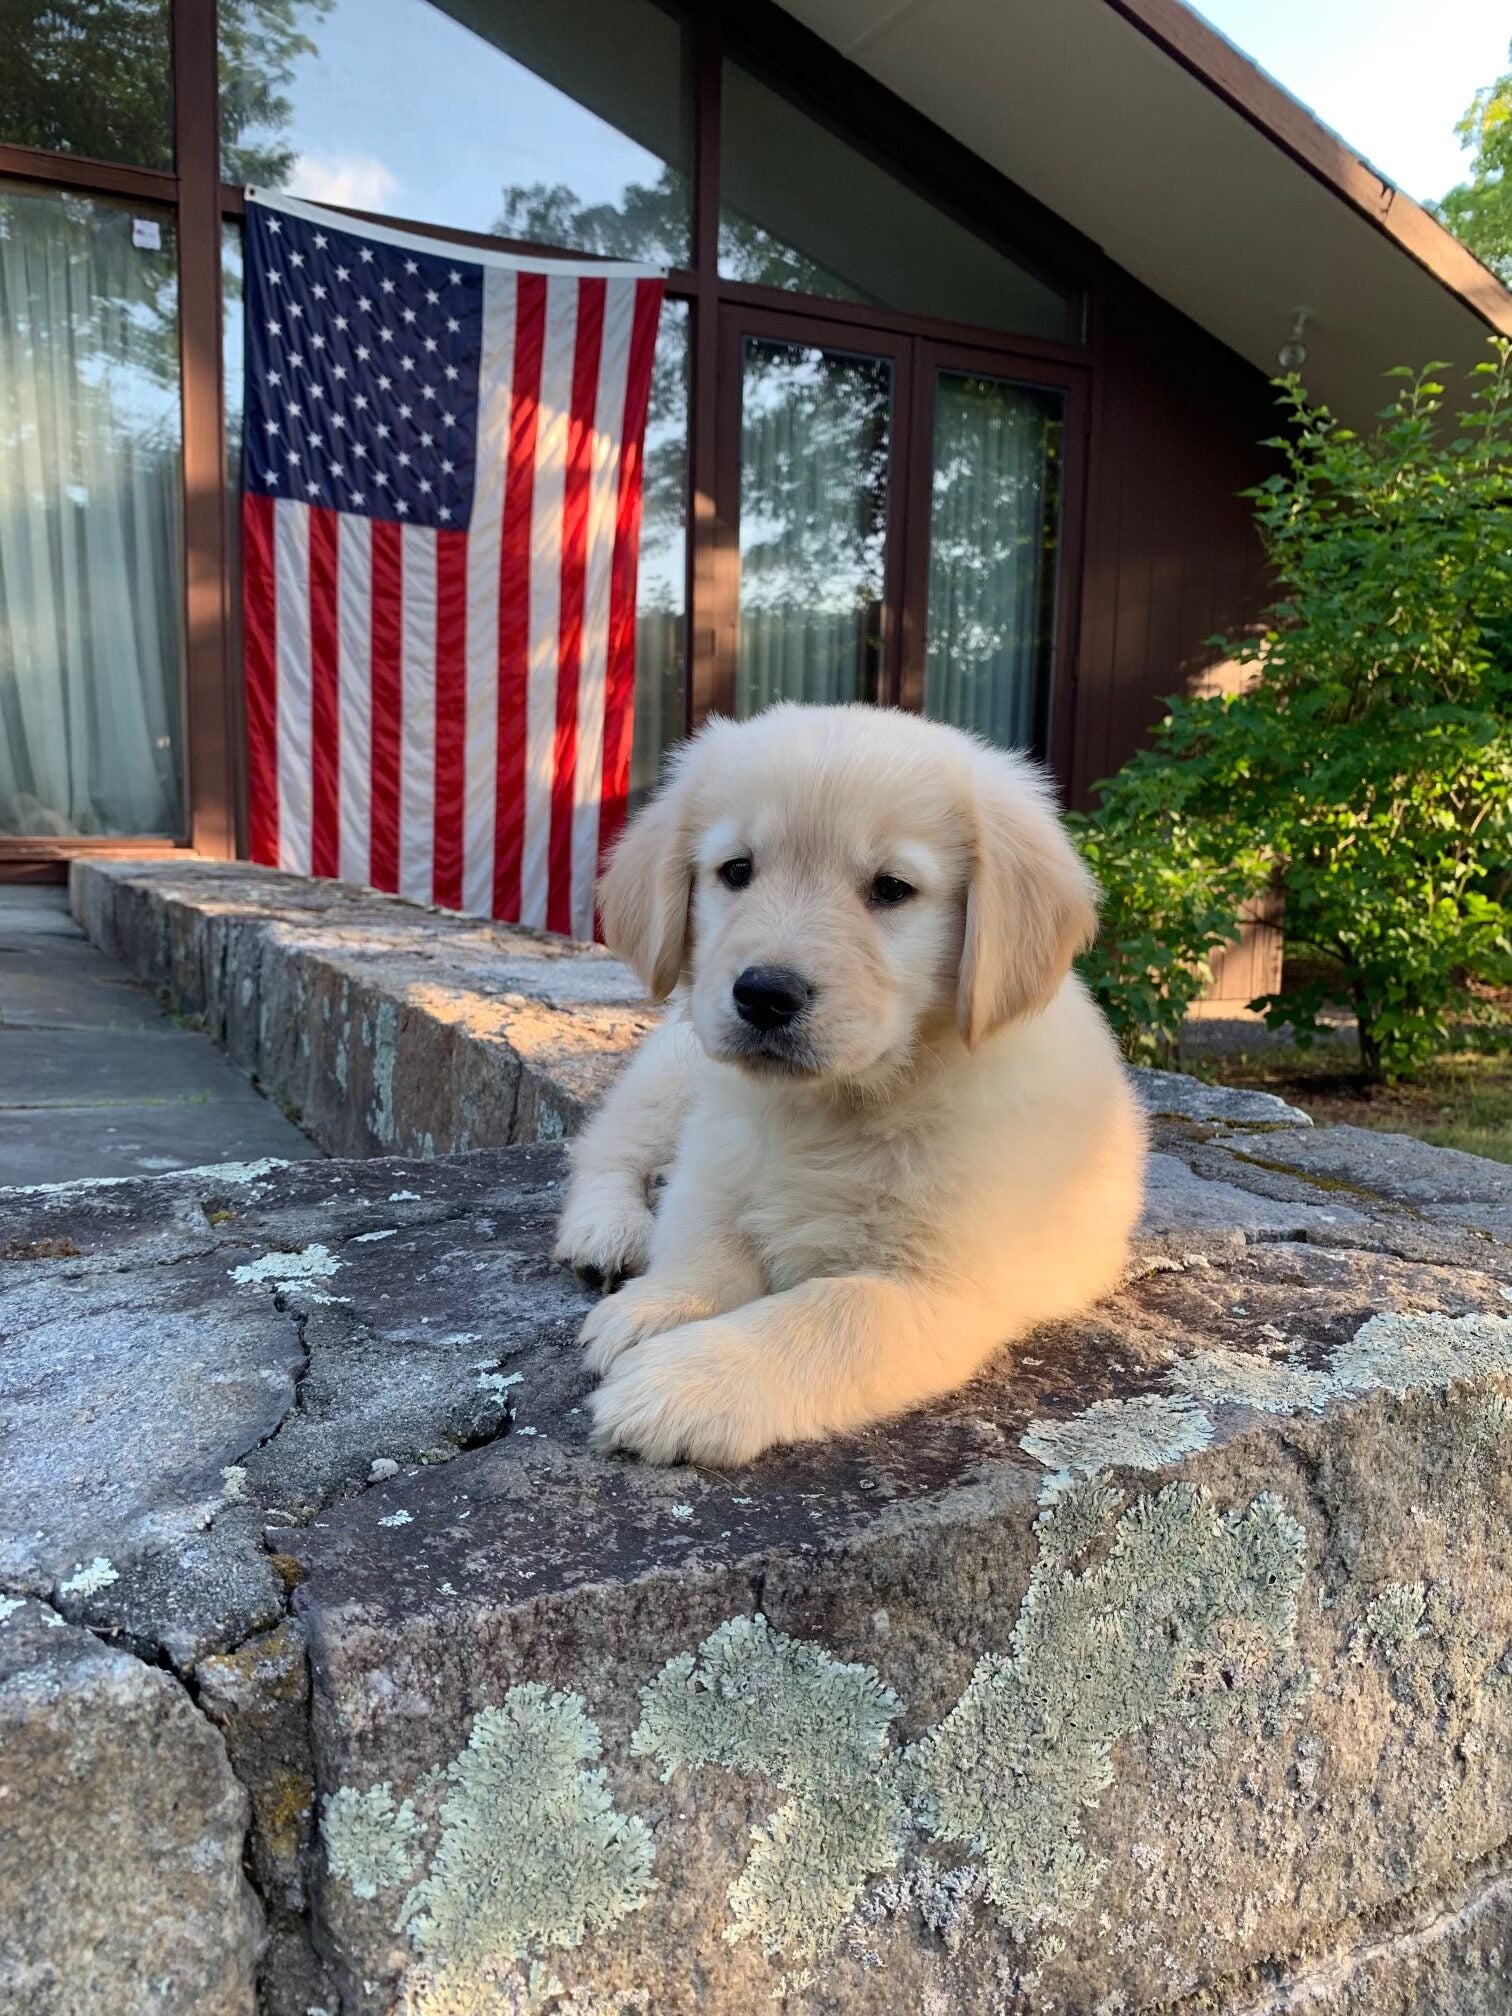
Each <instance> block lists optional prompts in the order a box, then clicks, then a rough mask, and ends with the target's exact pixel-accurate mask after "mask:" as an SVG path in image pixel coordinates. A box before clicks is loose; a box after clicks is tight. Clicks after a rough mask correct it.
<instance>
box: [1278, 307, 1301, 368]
mask: <svg viewBox="0 0 1512 2016" xmlns="http://www.w3.org/2000/svg"><path fill="white" fill-rule="evenodd" d="M1306 327H1307V310H1306V309H1305V308H1299V309H1298V310H1297V319H1296V320H1295V321H1294V322H1293V323H1292V330H1291V334H1290V336H1288V337H1287V339H1286V341H1285V342H1284V343H1283V344H1282V345H1281V348H1280V349H1279V350H1278V351H1277V352H1276V362H1277V363H1278V364H1279V365H1280V366H1281V369H1282V370H1283V371H1300V370H1301V369H1302V366H1303V365H1304V364H1305V363H1306V362H1307V345H1306V344H1305V343H1304V342H1303V341H1302V333H1303V331H1304V330H1305V329H1306Z"/></svg>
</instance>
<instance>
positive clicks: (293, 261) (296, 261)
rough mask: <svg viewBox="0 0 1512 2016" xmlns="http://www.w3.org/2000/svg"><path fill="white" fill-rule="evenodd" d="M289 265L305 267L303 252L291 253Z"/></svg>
mask: <svg viewBox="0 0 1512 2016" xmlns="http://www.w3.org/2000/svg"><path fill="white" fill-rule="evenodd" d="M289 264H290V265H291V266H303V264H304V254H303V252H291V253H290V254H289Z"/></svg>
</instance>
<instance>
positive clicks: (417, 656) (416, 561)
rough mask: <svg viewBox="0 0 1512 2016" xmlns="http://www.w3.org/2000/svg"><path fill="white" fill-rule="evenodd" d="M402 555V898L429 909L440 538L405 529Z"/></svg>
mask: <svg viewBox="0 0 1512 2016" xmlns="http://www.w3.org/2000/svg"><path fill="white" fill-rule="evenodd" d="M400 550H401V555H402V560H403V569H404V577H403V578H404V624H403V631H402V634H401V636H400V642H399V666H400V683H401V687H402V690H403V693H404V740H403V744H402V747H401V749H400V754H399V894H400V895H401V896H408V897H409V899H410V901H411V902H412V903H429V902H430V900H431V892H432V886H433V885H432V879H431V877H432V869H433V864H434V856H435V844H436V535H435V533H434V531H433V530H432V529H431V528H430V527H429V526H428V525H407V526H406V527H405V528H404V533H403V537H402V539H401V541H400Z"/></svg>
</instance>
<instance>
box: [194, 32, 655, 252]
mask: <svg viewBox="0 0 1512 2016" xmlns="http://www.w3.org/2000/svg"><path fill="white" fill-rule="evenodd" d="M221 20H222V27H221V53H220V63H221V159H222V166H223V170H224V173H225V175H226V178H227V180H228V181H232V182H246V183H257V184H259V185H261V186H262V187H264V188H268V189H282V190H286V191H287V192H288V193H289V194H291V195H295V196H304V197H308V198H309V199H310V200H311V201H313V202H319V203H336V204H343V205H346V206H348V207H350V208H352V209H357V210H370V211H377V212H381V213H384V214H387V215H390V216H394V217H409V218H417V219H421V220H424V221H426V222H430V223H436V224H445V225H449V226H450V227H451V228H452V229H454V230H467V231H492V232H497V233H499V234H500V235H501V236H503V237H506V238H529V239H534V240H539V241H540V242H541V243H543V244H551V245H562V246H571V247H573V248H574V249H577V250H581V251H588V252H603V253H611V254H614V255H616V256H618V257H621V258H641V257H646V258H654V259H657V260H665V261H668V262H669V263H673V264H680V263H685V262H686V259H687V252H688V214H689V200H690V199H689V189H690V176H689V160H690V154H689V147H688V136H687V131H686V117H685V106H684V91H683V39H684V38H683V32H682V29H681V27H680V26H679V25H678V23H677V22H676V21H674V20H673V18H672V17H671V16H670V15H669V14H666V13H664V12H663V11H662V10H661V8H660V7H658V6H656V5H654V4H653V0H550V4H549V5H548V4H544V0H447V4H445V5H432V4H430V0H292V4H291V0H240V4H239V5H237V6H236V7H234V8H233V9H231V10H230V12H229V16H228V12H227V9H226V8H225V6H224V5H223V6H222V14H221Z"/></svg>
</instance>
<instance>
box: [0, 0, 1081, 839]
mask: <svg viewBox="0 0 1512 2016" xmlns="http://www.w3.org/2000/svg"><path fill="white" fill-rule="evenodd" d="M655 4H656V5H658V6H660V7H661V8H663V10H664V11H665V12H667V13H669V14H670V15H672V16H673V17H674V18H675V19H676V20H677V21H678V22H679V24H680V25H681V26H682V29H683V33H684V36H685V45H684V46H685V51H686V56H685V63H684V82H683V88H684V93H685V106H684V110H685V116H686V117H687V120H688V133H689V138H690V144H691V149H692V199H693V209H692V219H691V237H690V244H691V255H690V264H689V265H688V266H686V267H678V268H675V269H674V270H673V271H672V273H671V275H670V277H669V282H668V290H667V291H668V294H669V295H670V296H671V297H672V298H674V299H678V300H683V301H686V302H687V304H688V312H689V322H690V340H689V376H690V390H689V414H688V420H689V438H688V456H687V470H688V494H687V498H686V511H685V522H686V527H687V584H686V597H685V611H686V615H685V646H684V660H685V662H684V709H685V715H684V726H685V728H686V729H690V730H691V729H693V728H696V727H697V726H698V725H699V724H700V723H701V722H702V721H703V719H704V718H705V717H706V716H707V715H708V714H709V713H710V712H711V711H714V710H715V709H716V708H717V707H718V706H720V705H721V704H722V702H724V701H725V699H726V697H727V695H728V694H729V693H730V692H731V691H732V690H733V676H734V656H733V652H734V635H733V615H734V599H733V598H734V577H733V575H732V571H731V570H732V565H734V566H737V567H738V531H737V528H736V526H735V524H734V522H733V520H732V518H731V515H730V514H731V509H732V499H737V498H738V482H739V473H738V440H739V430H738V400H739V385H738V373H736V374H735V387H734V399H735V412H736V427H735V435H734V441H735V446H734V448H733V449H732V448H731V447H730V446H729V442H730V426H731V422H730V418H729V410H728V409H729V402H730V398H731V391H730V387H729V385H728V383H727V382H726V379H727V376H728V374H727V373H726V372H725V371H724V370H723V369H722V366H723V365H724V364H725V362H726V356H727V346H728V345H729V343H730V342H731V341H732V340H736V339H733V338H732V337H731V335H730V334H729V331H730V330H731V329H732V328H736V327H738V328H739V329H740V330H742V331H749V332H750V333H752V334H758V335H765V336H769V337H771V338H773V339H774V340H777V341H793V342H798V343H820V344H825V345H828V346H830V347H839V348H850V349H853V350H856V351H858V352H860V353H862V354H869V355H877V356H888V357H890V358H892V359H894V360H895V363H894V370H895V378H894V385H895V413H894V436H893V457H892V461H893V472H892V486H891V490H890V497H889V542H888V556H887V574H886V583H887V585H886V591H885V594H886V603H885V609H884V642H883V657H882V667H883V692H882V693H881V694H880V695H879V696H878V697H879V698H883V699H891V700H893V701H894V702H895V703H896V704H898V705H901V706H904V707H912V708H915V709H917V707H918V706H919V705H920V704H921V701H922V692H923V622H924V597H925V594H926V592H927V553H928V544H927V542H928V510H927V489H925V488H923V487H921V486H923V485H924V484H925V483H926V478H925V477H923V476H921V475H920V473H919V472H920V470H921V469H924V468H925V467H926V466H927V459H928V457H927V451H925V452H924V453H923V457H922V460H921V448H920V442H921V440H923V439H924V438H925V431H924V430H928V429H929V427H930V426H931V425H932V414H933V408H932V400H931V399H930V398H928V397H921V396H916V390H915V388H917V387H919V386H924V387H928V386H930V385H931V384H932V377H931V376H930V373H931V372H932V370H933V369H934V368H965V369H970V370H976V371H980V372H981V373H982V374H983V375H986V376H992V377H1001V378H1005V379H1011V380H1015V381H1018V382H1022V383H1025V384H1028V385H1035V386H1044V387H1053V388H1055V389H1059V390H1061V391H1062V392H1063V393H1064V394H1065V398H1066V427H1065V436H1064V441H1065V463H1064V473H1063V483H1062V495H1061V522H1060V527H1059V551H1058V578H1057V583H1056V613H1055V623H1054V641H1053V646H1052V650H1051V653H1050V666H1049V670H1048V675H1047V677H1048V691H1047V693H1046V694H1045V695H1044V696H1043V697H1042V700H1041V707H1042V710H1043V713H1044V719H1045V731H1044V736H1043V741H1044V747H1043V748H1042V750H1041V751H1040V753H1041V754H1043V755H1045V756H1046V757H1047V758H1048V760H1049V761H1050V763H1051V765H1052V768H1054V769H1055V770H1056V771H1057V773H1058V774H1059V775H1060V776H1061V777H1062V778H1064V777H1065V776H1066V775H1067V774H1068V771H1069V756H1070V749H1071V718H1072V706H1073V686H1074V667H1075V649H1076V636H1075V628H1076V614H1077V605H1078V600H1079V593H1078V591H1079V584H1080V578H1081V552H1082V544H1083V519H1084V516H1085V509H1086V502H1085V500H1086V474H1087V472H1086V461H1087V445H1088V433H1089V429H1090V427H1091V424H1092V419H1093V406H1094V398H1093V391H1094V386H1095V383H1096V375H1095V366H1096V362H1097V359H1098V357H1099V355H1100V351H1101V326H1100V325H1101V314H1100V297H1101V292H1102V288H1101V285H1100V282H1101V278H1102V275H1103V273H1104V271H1105V261H1104V259H1103V255H1102V254H1101V253H1100V251H1099V250H1098V248H1097V247H1096V246H1094V245H1093V244H1092V243H1091V242H1090V241H1089V240H1087V239H1085V238H1083V237H1082V236H1081V234H1080V233H1078V232H1077V231H1075V230H1074V229H1073V228H1072V227H1071V226H1070V225H1067V224H1066V223H1064V221H1063V220H1061V219H1059V218H1057V217H1055V216H1054V215H1053V214H1052V213H1051V212H1049V211H1048V210H1046V209H1045V208H1044V206H1043V205H1041V204H1039V203H1038V202H1036V201H1035V199H1034V198H1032V197H1030V196H1028V195H1027V194H1026V193H1025V192H1024V191H1023V190H1021V189H1019V188H1017V187H1016V185H1015V184H1013V183H1012V182H1010V181H1009V180H1008V179H1007V178H1006V177H1004V176H1002V175H1000V174H999V173H998V172H997V171H996V170H995V169H993V168H991V167H990V166H988V164H987V163H985V162H983V161H982V160H981V159H980V158H979V157H977V156H976V155H973V154H972V153H971V152H970V151H969V149H967V148H966V147H965V146H964V145H963V144H962V143H960V142H958V141H956V140H954V139H952V138H951V137H950V136H949V135H948V134H946V133H944V132H943V131H942V130H941V129H940V128H938V127H936V126H935V125H933V124H932V122H930V121H929V120H928V119H927V118H925V117H924V115H923V114H921V113H919V112H917V111H916V110H915V109H914V108H912V107H911V106H908V105H906V104H905V103H904V102H903V101H901V100H899V99H898V98H896V97H894V96H893V94H892V93H891V92H889V91H888V90H887V89H886V88H885V87H884V86H882V85H880V84H877V83H876V82H875V81H874V80H872V79H870V78H868V77H866V76H865V75H864V73H862V72H861V71H860V70H859V69H857V68H856V66H855V65H853V64H852V63H850V62H849V61H848V60H847V59H846V58H844V57H843V56H841V55H840V54H839V53H838V52H837V51H836V50H834V49H833V48H832V47H831V46H830V45H829V44H828V43H826V42H824V41H823V40H822V38H820V37H818V36H817V35H815V34H813V33H812V31H810V30H808V29H806V28H804V27H803V26H802V25H801V24H800V23H798V22H797V21H796V20H794V19H793V17H792V16H790V15H788V14H786V13H784V12H783V11H782V10H781V9H780V8H779V7H778V6H776V5H774V4H771V0H708V4H703V5H697V6H695V5H693V4H692V0H655ZM218 16H219V7H218V0H171V10H170V33H171V63H172V79H171V83H172V98H173V146H174V167H173V169H172V170H171V171H169V170H165V169H152V168H136V167H128V166H125V165H123V164H120V163H115V162H108V161H98V160H93V159H90V158H88V157H85V156H80V155H76V154H53V153H48V152H45V151H43V150H40V149H37V148H32V147H24V146H18V145H14V144H8V143H0V175H5V176H8V177H12V178H14V179H18V180H22V181H26V182H30V183H33V184H36V185H39V186H42V187H48V188H53V189H57V190H61V191H68V190H73V191H77V192H79V193H82V194H94V195H102V196H117V197H126V198H132V197H136V198H139V199H141V200H143V201H150V202H152V203H155V204H158V205H161V206H162V207H164V208H166V209H168V210H170V211H171V212H172V213H173V214H174V221H175V227H176V238H177V244H178V248H179V326H180V397H181V400H182V407H183V470H184V477H183V480H184V496H183V525H184V552H183V555H182V579H183V609H184V631H183V636H184V653H183V681H184V690H183V720H184V737H183V760H184V768H185V776H184V780H183V784H184V802H185V806H186V816H187V825H186V830H185V832H184V834H183V836H182V837H181V838H179V839H164V838H162V837H160V836H141V837H133V836H123V837H121V838H118V839H113V840H109V841H104V840H48V839H45V838H43V839H31V838H26V837H19V836H17V837H11V836H0V871H5V870H7V869H10V870H12V871H14V870H15V869H16V868H17V867H18V866H21V865H23V864H26V863H35V862H38V861H43V860H46V861H54V862H56V861H58V860H60V859H66V858H67V857H68V856H70V855H72V854H75V853H89V852H108V851H115V852H127V851H129V852H133V853H136V852H140V853H171V852H173V851H174V850H175V849H177V848H183V847H185V846H188V847H190V848H192V849H194V850H195V851H196V852H199V853H202V854H206V855H210V856H217V857H225V856H230V855H234V854H236V853H237V852H238V851H244V849H245V840H246V807H245V793H246V778H245V770H246V765H245V749H244V740H243V724H242V681H241V666H240V663H239V662H238V659H239V624H238V622H237V618H236V611H235V610H234V609H233V608H232V606H231V583H230V572H229V563H230V537H229V531H228V521H227V517H226V513H227V510H228V509H229V508H230V507H231V506H232V504H233V503H234V499H233V498H232V497H231V496H230V493H229V485H228V479H227V472H226V457H225V386H224V383H223V379H222V372H223V358H222V287H221V232H222V229H223V226H224V225H225V224H226V223H227V222H229V221H233V220H235V219H238V218H239V217H240V216H241V214H242V212H243V209H244V199H243V193H242V190H241V189H240V188H239V187H237V186H235V185H233V184H231V183H226V182H223V181H222V180H221V173H220V130H219V128H220V106H219V61H218V39H217V31H218ZM727 55H728V56H731V57H733V58H735V59H736V60H738V61H740V62H741V63H743V64H745V65H747V66H749V67H751V68H753V69H755V70H757V71H758V72H759V73H760V74H761V75H762V76H763V77H764V78H766V79H767V80H768V81H770V82H771V83H772V84H773V85H774V86H775V87H776V88H778V89H781V90H786V91H789V92H790V93H791V95H792V96H793V97H794V98H795V99H796V100H797V101H798V102H799V103H800V104H802V105H804V106H805V108H807V109H810V110H812V109H814V108H816V107H819V108H823V107H826V106H832V105H833V106H839V107H841V108H843V113H844V129H843V130H846V131H849V132H852V133H854V134H855V135H856V136H857V138H858V140H860V141H861V142H862V143H863V144H864V145H865V146H866V147H867V148H868V150H869V151H872V150H874V151H875V153H876V155H877V157H878V158H879V159H882V160H884V161H886V162H887V163H889V164H890V165H892V166H893V167H894V168H895V170H896V172H897V173H899V174H900V175H902V176H904V177H905V178H906V179H908V180H910V181H912V182H913V183H915V184H916V186H918V187H919V188H920V189H921V190H923V191H925V192H926V193H927V191H928V190H929V189H930V188H931V187H935V188H939V189H942V190H948V191H949V192H950V194H951V208H952V211H953V213H954V214H957V215H959V216H960V217H961V218H962V219H963V221H966V222H968V223H969V222H970V221H971V219H972V218H973V217H975V218H977V219H978V220H979V222H980V227H981V228H982V229H983V231H984V233H985V234H986V235H987V236H988V237H989V238H990V239H991V240H992V241H993V242H995V243H998V244H1000V245H1002V246H1003V248H1004V250H1005V251H1006V252H1008V253H1009V255H1010V256H1012V253H1013V250H1014V248H1017V249H1018V250H1019V252H1020V253H1021V255H1022V257H1023V259H1024V261H1025V263H1026V264H1028V265H1029V266H1031V267H1032V268H1033V269H1034V270H1036V271H1039V272H1042V273H1044V274H1046V275H1047V276H1048V277H1052V278H1054V279H1056V280H1058V281H1060V282H1062V283H1064V284H1066V285H1068V286H1071V287H1076V288H1079V289H1080V290H1081V294H1082V298H1083V303H1084V313H1083V330H1082V338H1081V340H1080V341H1079V342H1069V341H1058V340H1053V339H1049V338H1043V337H1029V336H1020V335H1014V334H1013V333H1011V332H1005V331H997V330H989V329H983V328H979V327H976V326H974V325H967V324H960V323H954V322H949V321H945V320H942V319H935V318H931V317H929V316H924V315H919V314H914V313H909V312H905V311H902V310H897V311H894V310H890V309H883V308H874V307H870V306H867V305H863V304H860V303H856V302H849V301H840V300H832V299H828V298H826V297H822V296H818V295H810V294H801V293H797V292H790V291H788V290H787V289H784V288H774V287H762V286H754V285H751V284H748V283H743V282H738V281H732V280H725V279H722V278H721V276H720V273H719V261H718V232H719V148H720V87H721V71H722V65H723V62H724V59H725V57H726V56H727ZM331 207H333V208H334V207H338V206H331ZM346 214H348V215H350V216H352V217H354V218H358V219H364V218H365V219H367V220H368V221H372V222H383V223H386V224H389V225H394V226H397V227H398V228H401V229H403V228H414V229H416V230H419V231H423V232H424V233H425V234H426V235H428V236H431V237H435V238H440V239H443V240H446V241H448V242H451V243H454V244H457V245H459V246H464V247H466V246H474V247H492V248H494V249H496V250H497V249H501V248H502V249H505V250H512V251H518V252H521V253H524V254H528V255H530V256H533V257H544V258H550V257H552V256H563V257H572V258H574V259H579V260H581V259H583V258H584V257H585V256H591V255H585V254H583V253H582V252H581V251H578V250H576V249H572V248H564V247H552V246H549V245H543V244H537V243H533V242H531V243H525V242H521V241H519V240H514V239H505V238H495V237H490V236H488V235H487V234H484V233H479V232H470V231H462V230H456V229H453V228H451V227H449V226H447V225H445V224H444V223H438V222H436V221H435V220H432V219H428V218H401V217H396V216H394V215H392V214H390V213H377V212H372V211H365V210H348V211H347V212H346ZM736 355H737V357H738V349H737V352H736ZM935 358H939V359H942V360H947V361H945V362H943V363H942V364H940V365H938V366H937V365H934V364H932V363H930V362H929V360H931V359H935ZM732 461H733V463H734V465H735V466H734V467H733V468H732V466H731V464H732ZM921 496H922V498H923V507H922V508H921V506H920V498H921ZM895 512H896V517H894V513H895ZM921 542H922V543H921ZM921 556H922V558H921Z"/></svg>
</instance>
